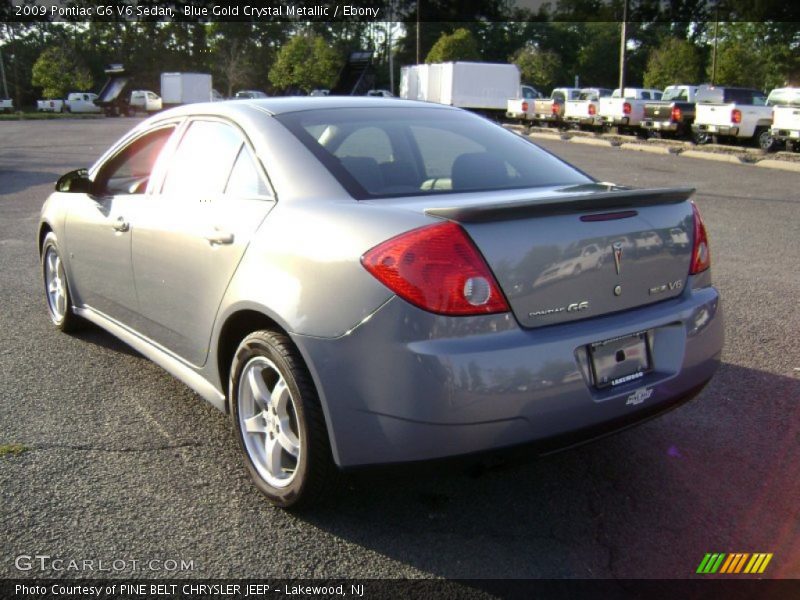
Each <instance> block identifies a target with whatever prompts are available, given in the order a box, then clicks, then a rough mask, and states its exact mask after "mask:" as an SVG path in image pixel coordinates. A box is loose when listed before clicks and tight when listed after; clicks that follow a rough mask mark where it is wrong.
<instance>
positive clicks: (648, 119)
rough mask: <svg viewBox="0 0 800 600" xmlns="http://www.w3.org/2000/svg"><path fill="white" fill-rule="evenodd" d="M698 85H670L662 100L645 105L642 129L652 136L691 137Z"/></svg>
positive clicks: (665, 90)
mask: <svg viewBox="0 0 800 600" xmlns="http://www.w3.org/2000/svg"><path fill="white" fill-rule="evenodd" d="M699 89H700V88H699V87H698V86H696V85H669V86H667V87H666V88H665V89H664V95H663V96H661V100H653V101H650V102H647V103H646V104H645V105H644V119H643V120H642V128H643V129H645V130H647V131H648V132H649V133H652V134H659V135H666V136H674V137H679V138H682V137H690V136H691V134H692V123H694V115H695V97H696V96H697V91H698V90H699Z"/></svg>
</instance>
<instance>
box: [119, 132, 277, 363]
mask: <svg viewBox="0 0 800 600" xmlns="http://www.w3.org/2000/svg"><path fill="white" fill-rule="evenodd" d="M274 200H275V199H274V194H273V193H272V191H271V188H270V187H269V186H268V183H267V180H266V179H265V177H264V173H263V171H262V167H261V165H260V163H259V161H258V160H257V159H256V157H255V154H254V152H253V150H252V147H251V146H250V144H249V143H248V141H247V140H246V138H245V136H244V134H243V133H242V131H241V130H240V129H238V128H237V127H236V126H235V125H233V124H232V123H229V122H226V121H223V120H219V119H210V118H208V119H205V118H203V119H194V120H192V121H190V122H189V123H188V125H187V127H186V129H185V132H184V133H183V135H182V138H181V140H180V142H179V143H178V147H177V149H176V151H175V153H174V155H172V157H171V159H170V161H169V164H168V165H167V167H166V173H165V175H164V180H163V185H162V186H161V192H160V194H154V195H153V196H151V197H150V198H149V199H148V200H147V203H146V204H144V205H142V206H141V207H140V209H141V210H139V211H138V212H137V214H136V229H135V231H134V233H133V249H132V255H133V271H134V278H135V285H136V291H137V294H138V297H139V302H140V312H141V315H142V316H143V318H144V324H143V328H144V333H145V334H146V335H147V336H148V337H150V338H151V339H152V340H154V341H155V342H157V343H158V344H160V345H162V346H164V347H165V348H167V349H168V350H170V351H172V352H173V353H174V354H176V355H178V356H180V357H182V358H183V359H184V360H186V361H187V362H189V363H191V364H194V365H202V364H203V363H204V362H205V359H206V356H207V354H208V344H209V340H210V337H211V329H212V327H213V324H214V319H215V317H216V314H217V309H218V308H219V305H220V302H221V300H222V297H223V295H224V293H225V290H226V288H227V286H228V283H229V281H230V280H231V277H232V276H233V273H234V272H235V270H236V267H237V265H238V264H239V261H240V259H241V257H242V254H243V253H244V251H245V249H246V248H247V245H248V243H249V242H250V239H251V237H252V235H253V233H254V232H255V231H256V229H258V227H259V225H260V224H261V222H262V221H263V219H264V217H265V216H266V215H267V213H268V212H269V211H270V210H271V209H272V207H273V205H274Z"/></svg>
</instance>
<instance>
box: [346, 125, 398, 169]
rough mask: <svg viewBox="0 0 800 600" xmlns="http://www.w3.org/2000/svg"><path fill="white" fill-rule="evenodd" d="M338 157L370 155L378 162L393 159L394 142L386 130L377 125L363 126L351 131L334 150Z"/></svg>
mask: <svg viewBox="0 0 800 600" xmlns="http://www.w3.org/2000/svg"><path fill="white" fill-rule="evenodd" d="M334 155H335V156H336V157H337V158H344V157H345V156H369V157H371V158H374V159H375V160H376V161H377V162H379V163H382V162H391V161H392V143H391V142H390V141H389V136H388V135H386V132H385V131H384V130H382V129H378V128H377V127H362V128H360V129H357V130H356V131H354V132H353V133H351V134H350V135H349V136H347V138H345V140H344V141H343V142H342V143H341V144H340V145H339V147H338V148H337V149H336V151H335V152H334Z"/></svg>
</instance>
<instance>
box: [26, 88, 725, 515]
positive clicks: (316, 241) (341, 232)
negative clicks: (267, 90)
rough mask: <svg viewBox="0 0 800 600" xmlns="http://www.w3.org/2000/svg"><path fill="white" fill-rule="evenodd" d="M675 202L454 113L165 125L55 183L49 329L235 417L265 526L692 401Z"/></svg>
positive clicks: (679, 208) (678, 195)
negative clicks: (119, 348) (156, 367)
mask: <svg viewBox="0 0 800 600" xmlns="http://www.w3.org/2000/svg"><path fill="white" fill-rule="evenodd" d="M691 192H692V190H687V189H656V190H633V189H627V188H623V187H620V186H615V185H613V184H608V183H598V182H596V181H595V180H593V179H592V178H591V177H589V176H588V175H586V174H584V173H581V172H580V171H578V170H576V169H575V168H573V167H571V166H570V165H568V164H566V163H564V162H563V161H561V160H560V159H558V158H556V157H554V156H552V155H551V154H549V153H547V152H545V151H544V150H542V149H540V148H538V147H537V146H535V145H533V144H531V143H530V142H528V141H526V140H524V139H523V138H521V137H519V136H517V135H515V134H513V133H510V132H508V131H506V130H504V129H503V128H501V127H499V126H497V125H495V124H492V123H490V122H489V121H487V120H485V119H483V118H481V117H478V116H475V115H472V114H470V113H467V112H464V111H461V110H458V109H452V108H449V107H444V106H436V105H428V104H424V103H415V102H409V101H403V100H389V99H377V98H334V97H327V98H324V97H322V98H282V99H266V100H252V101H235V102H217V103H214V104H198V105H192V106H187V107H182V108H178V109H173V110H170V111H167V112H164V113H161V114H159V115H156V116H154V117H152V118H150V119H148V120H147V121H144V122H143V123H142V124H140V125H139V126H137V127H136V128H135V129H134V130H133V131H131V132H130V133H129V134H128V135H126V136H125V137H124V138H123V139H122V140H120V141H119V142H118V143H117V144H116V145H114V146H113V147H112V148H111V149H110V150H109V151H108V152H106V153H105V154H104V155H103V156H102V157H101V158H100V159H99V160H98V161H97V163H96V164H95V165H94V166H92V167H91V168H90V169H88V170H80V171H74V172H71V173H68V174H66V175H65V176H64V177H62V178H61V179H60V180H59V181H58V183H57V184H56V192H55V193H54V194H52V195H51V196H50V198H49V199H48V200H47V201H46V202H45V204H44V207H43V209H42V218H41V225H40V229H39V248H40V249H41V262H42V273H43V278H44V285H45V291H46V296H47V304H48V307H49V312H50V317H51V319H52V321H53V323H55V325H56V326H57V327H59V328H60V329H62V330H64V331H67V330H70V329H73V328H74V327H75V326H77V325H79V324H80V322H81V321H82V320H88V321H91V322H93V323H95V324H97V325H99V326H100V327H102V328H104V329H106V330H108V331H109V332H111V333H112V334H114V335H116V336H118V337H119V338H121V339H122V340H123V341H125V342H126V343H128V344H130V345H131V346H133V347H134V348H136V349H137V350H138V351H139V352H141V353H142V354H144V355H145V356H147V357H149V358H150V359H152V360H153V361H155V362H156V363H158V364H160V365H161V366H163V367H164V368H165V369H166V370H168V371H169V372H170V373H172V374H173V375H174V376H176V377H177V378H179V379H181V380H182V381H184V382H185V383H186V384H187V385H189V386H190V387H192V388H193V389H194V390H196V391H197V393H198V394H200V395H201V396H202V397H204V398H205V399H206V400H208V401H209V402H211V403H212V404H214V405H215V406H217V407H218V408H220V409H221V410H225V411H229V412H230V414H231V416H232V420H233V423H234V426H235V430H236V435H237V437H238V439H239V442H240V444H241V448H242V451H243V455H244V457H245V463H246V465H247V468H248V470H249V472H250V474H251V475H252V477H253V480H254V481H255V483H256V485H257V486H258V487H259V489H260V490H261V491H262V492H263V493H264V494H265V495H266V496H267V497H268V498H269V499H270V500H271V501H272V502H274V503H275V504H277V505H280V506H293V505H294V506H298V505H302V504H307V503H309V502H310V501H312V500H315V499H317V498H319V497H320V496H321V495H323V494H324V493H325V490H326V489H327V485H328V483H329V482H330V480H331V479H332V477H333V475H334V474H335V472H336V467H337V466H338V467H353V466H358V465H367V464H380V463H393V462H402V461H417V460H423V459H432V458H438V457H446V456H453V455H458V454H465V453H471V452H478V451H483V450H488V449H493V448H502V447H507V446H513V445H518V444H525V443H529V442H542V443H544V442H547V443H548V444H553V443H555V444H562V445H566V444H572V443H575V442H576V441H581V440H584V439H589V438H592V437H597V436H598V435H601V434H604V433H607V432H609V431H613V430H617V429H621V428H623V427H625V426H627V425H630V424H632V423H634V422H637V421H641V420H642V419H645V418H647V417H650V416H653V415H654V414H657V413H660V412H663V411H664V410H667V409H669V408H672V407H673V406H676V405H677V404H679V403H681V402H683V401H685V400H688V399H689V398H691V397H693V396H694V395H696V394H697V393H698V392H699V391H700V390H701V389H702V387H703V386H704V385H705V384H706V383H707V382H708V381H709V379H710V378H711V376H712V375H713V373H714V371H715V369H716V368H717V366H718V363H719V357H720V352H721V349H722V341H723V333H722V318H721V307H720V300H719V295H718V293H717V291H716V289H715V288H714V287H712V285H711V276H710V270H709V264H710V258H709V256H710V255H709V249H708V240H707V236H706V230H705V227H704V225H703V221H702V220H701V218H700V214H699V213H698V211H697V208H696V207H695V206H694V204H693V203H691V202H690V201H689V197H690V195H691Z"/></svg>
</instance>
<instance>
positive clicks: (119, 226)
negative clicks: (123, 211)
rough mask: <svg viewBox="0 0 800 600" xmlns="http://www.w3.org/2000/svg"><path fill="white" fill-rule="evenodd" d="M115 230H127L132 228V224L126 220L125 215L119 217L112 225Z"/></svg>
mask: <svg viewBox="0 0 800 600" xmlns="http://www.w3.org/2000/svg"><path fill="white" fill-rule="evenodd" d="M111 228H112V229H113V230H114V231H119V232H125V231H128V230H129V229H130V228H131V224H130V223H128V222H127V221H126V220H125V217H118V218H117V220H116V221H114V224H113V225H111Z"/></svg>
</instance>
